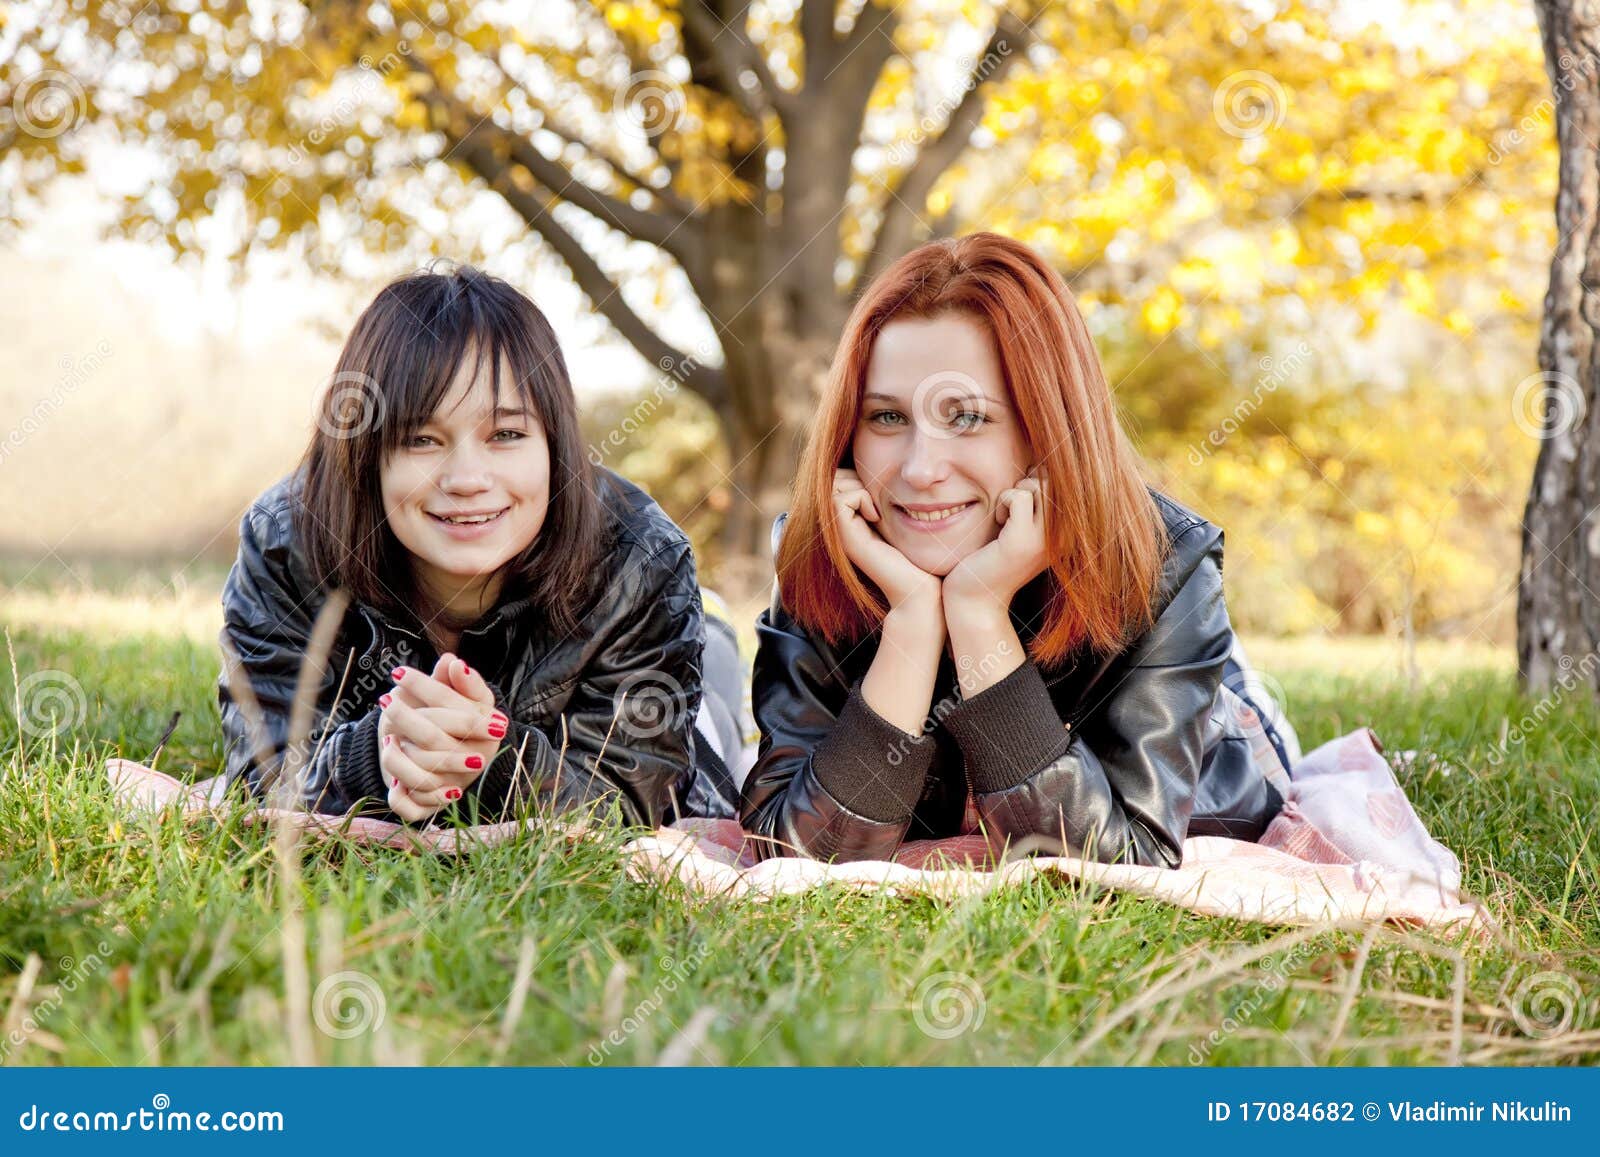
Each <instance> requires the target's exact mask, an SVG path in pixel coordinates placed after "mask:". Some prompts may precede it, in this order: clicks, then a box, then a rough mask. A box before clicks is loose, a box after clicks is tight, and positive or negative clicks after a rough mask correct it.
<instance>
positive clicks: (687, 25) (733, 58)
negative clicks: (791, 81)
mask: <svg viewBox="0 0 1600 1157" xmlns="http://www.w3.org/2000/svg"><path fill="white" fill-rule="evenodd" d="M747 8H748V6H747V5H745V4H740V5H738V9H737V11H736V12H735V13H733V14H732V16H733V18H732V20H730V21H729V22H728V23H726V24H724V23H723V21H722V18H721V17H720V16H718V15H717V14H716V13H715V12H713V11H711V9H710V8H709V7H708V6H707V5H706V4H705V3H704V0H683V6H682V9H681V11H682V14H683V29H684V33H685V35H686V37H687V36H691V35H692V36H694V37H696V38H697V39H699V40H701V41H702V42H703V43H704V44H705V45H706V46H708V47H709V49H710V51H711V53H712V54H713V56H714V57H715V59H716V61H717V68H718V71H720V72H721V74H722V79H723V83H724V84H725V85H726V89H725V94H726V95H727V96H730V97H732V98H733V99H734V100H736V101H738V102H739V105H740V107H742V108H743V109H744V110H745V112H746V113H747V114H749V116H750V117H751V119H752V120H754V121H755V122H756V123H757V124H760V123H761V120H762V118H763V116H764V115H765V114H766V113H768V112H771V113H773V114H774V115H775V116H777V117H778V119H779V120H787V119H789V118H790V117H792V116H793V115H795V113H796V111H797V108H796V104H795V99H794V94H793V93H791V92H790V91H789V90H788V89H786V88H784V87H783V86H782V85H780V84H779V83H778V78H777V77H775V76H773V75H772V69H771V68H770V67H769V66H768V64H767V55H766V52H765V51H764V50H763V49H762V48H761V46H760V45H758V44H756V43H755V42H754V41H752V40H750V38H749V29H748V25H747V24H746V21H745V14H746V10H747ZM745 69H749V70H750V71H751V72H753V73H754V74H755V77H756V80H757V81H758V82H759V85H758V87H759V90H760V91H759V93H752V92H750V91H749V90H748V89H746V88H745V86H744V85H743V84H741V83H739V78H740V76H741V75H742V74H743V73H744V70H745Z"/></svg>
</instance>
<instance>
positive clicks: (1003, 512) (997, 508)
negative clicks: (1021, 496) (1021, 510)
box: [994, 487, 1017, 526]
mask: <svg viewBox="0 0 1600 1157" xmlns="http://www.w3.org/2000/svg"><path fill="white" fill-rule="evenodd" d="M1016 500H1017V491H1016V490H1015V488H1011V487H1008V488H1007V489H1005V490H1002V491H1001V492H1000V497H999V498H998V499H997V500H996V501H995V504H994V520H995V521H996V522H998V523H999V524H1000V525H1001V526H1004V525H1005V524H1006V523H1007V522H1009V521H1010V520H1011V504H1012V503H1013V502H1015V501H1016Z"/></svg>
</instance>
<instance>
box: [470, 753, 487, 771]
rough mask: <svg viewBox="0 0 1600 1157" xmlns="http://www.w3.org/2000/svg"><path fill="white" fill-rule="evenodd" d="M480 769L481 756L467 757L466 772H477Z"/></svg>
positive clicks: (481, 764) (481, 765)
mask: <svg viewBox="0 0 1600 1157" xmlns="http://www.w3.org/2000/svg"><path fill="white" fill-rule="evenodd" d="M482 767H483V756H481V755H469V756H467V770H468V771H478V770H480V769H482Z"/></svg>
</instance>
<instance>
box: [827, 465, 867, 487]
mask: <svg viewBox="0 0 1600 1157" xmlns="http://www.w3.org/2000/svg"><path fill="white" fill-rule="evenodd" d="M833 485H834V489H838V488H839V487H840V486H860V485H861V476H860V475H859V474H857V473H856V472H855V471H854V470H851V469H850V468H849V467H846V466H841V467H839V468H838V469H837V470H835V471H834V472H833Z"/></svg>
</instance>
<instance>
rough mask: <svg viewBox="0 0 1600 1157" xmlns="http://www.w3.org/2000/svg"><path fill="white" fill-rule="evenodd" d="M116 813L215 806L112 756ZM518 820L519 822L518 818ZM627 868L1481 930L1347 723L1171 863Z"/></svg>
mask: <svg viewBox="0 0 1600 1157" xmlns="http://www.w3.org/2000/svg"><path fill="white" fill-rule="evenodd" d="M107 772H108V774H109V776H110V778H111V782H112V785H113V789H114V791H115V794H116V796H117V798H118V799H119V800H120V801H122V802H123V804H124V805H125V806H127V807H128V808H129V809H130V810H134V811H143V810H158V809H161V808H165V807H167V806H169V805H173V804H178V805H180V806H181V808H182V810H183V811H184V812H185V813H186V814H188V815H192V816H203V815H206V814H209V813H211V812H212V811H213V810H214V809H217V808H220V807H222V806H224V803H223V796H222V790H221V788H222V784H221V781H220V780H207V781H205V782H204V783H200V784H196V785H193V786H189V785H185V784H183V783H181V782H179V781H178V780H176V779H174V778H172V777H171V776H169V775H165V774H163V773H161V772H159V771H154V770H152V769H150V768H148V767H143V766H141V765H139V764H136V763H131V762H129V761H127V760H120V759H118V760H112V761H111V762H110V764H109V765H108V766H107ZM247 818H248V819H249V820H250V821H251V822H269V821H273V820H285V821H287V822H289V823H292V824H294V825H295V826H296V827H299V828H302V829H304V830H305V831H306V832H307V833H308V834H310V835H312V836H313V837H319V838H344V839H350V840H354V841H357V842H359V843H365V844H378V845H383V846H386V847H392V848H399V849H405V850H411V851H420V852H433V853H440V854H458V853H461V852H465V851H469V850H471V848H472V847H474V846H482V845H486V844H494V843H499V842H501V841H504V840H507V839H510V838H512V837H513V836H515V835H516V834H517V831H518V829H519V828H520V827H521V826H522V825H521V824H519V823H517V822H510V823H501V824H484V825H480V826H477V827H470V828H448V827H443V826H440V827H431V828H420V829H418V828H408V827H406V826H404V825H401V824H393V823H388V822H385V821H383V820H374V819H361V818H341V817H336V816H320V815H312V814H310V813H307V812H300V811H280V810H276V809H271V808H259V809H257V810H255V811H253V812H251V813H250V815H249V816H248V817H247ZM527 823H528V825H529V826H530V827H531V826H532V825H533V823H534V821H531V820H530V821H527ZM623 854H624V856H625V857H626V859H627V867H628V871H629V872H630V874H632V875H633V876H635V877H636V878H639V879H660V880H675V881H677V882H678V883H679V884H681V885H683V886H684V887H686V888H687V889H688V890H689V891H690V892H693V893H696V894H700V895H705V896H712V895H718V896H721V895H726V896H749V897H756V898H760V897H766V896H772V895H776V894H779V893H785V892H802V891H805V890H807V889H809V888H814V887H817V886H818V885H821V884H835V885H841V886H844V887H848V888H854V889H859V890H873V889H886V890H889V891H891V892H896V893H917V894H922V895H930V896H935V897H941V898H955V897H961V896H970V895H974V894H977V893H981V892H984V891H986V890H988V889H990V888H998V887H1004V886H1006V885H1009V884H1014V883H1017V882H1019V881H1022V880H1028V879H1031V878H1033V877H1035V876H1045V877H1055V878H1060V877H1069V876H1070V877H1074V878H1077V879H1081V880H1086V881H1090V882H1092V883H1095V884H1098V885H1101V886H1104V887H1109V888H1114V889H1119V890H1123V891H1129V892H1134V893H1137V894H1139V895H1143V896H1151V897H1154V898H1156V899H1160V900H1164V901H1167V902H1169V903H1172V904H1177V905H1179V906H1181V907H1184V908H1188V909H1191V910H1193V911H1195V912H1200V913H1204V914H1206V915H1213V916H1229V917H1233V918H1235V919H1239V920H1250V921H1257V922H1261V923H1267V924H1318V923H1324V922H1330V921H1343V920H1357V921H1368V920H1380V919H1381V920H1385V921H1389V922H1392V923H1395V924H1400V925H1405V926H1414V927H1424V926H1431V927H1440V928H1445V927H1454V926H1457V925H1461V926H1464V927H1465V928H1466V930H1468V931H1469V932H1472V933H1474V934H1477V935H1482V934H1484V933H1486V932H1488V931H1489V930H1490V929H1491V928H1493V927H1494V926H1495V921H1494V920H1493V918H1492V917H1491V916H1490V914H1489V913H1488V911H1487V910H1486V909H1485V908H1484V907H1483V906H1482V905H1480V904H1477V903H1474V902H1472V901H1470V900H1464V899H1463V898H1462V896H1461V894H1460V887H1461V865H1460V862H1459V861H1458V860H1457V859H1456V857H1455V856H1454V855H1453V854H1452V853H1451V852H1450V850H1449V849H1448V848H1446V847H1444V846H1443V845H1442V844H1440V843H1439V842H1438V841H1437V840H1434V839H1433V838H1431V837H1430V836H1429V835H1428V832H1427V829H1426V828H1424V827H1423V825H1422V822H1421V820H1419V819H1418V818H1417V813H1416V811H1415V810H1414V809H1413V808H1412V806H1411V802H1410V801H1409V800H1408V799H1407V798H1406V795H1405V792H1404V791H1402V790H1401V788H1400V785H1399V782H1398V781H1397V780H1396V779H1395V777H1394V772H1393V771H1392V770H1391V769H1390V767H1389V763H1388V761H1387V760H1385V759H1384V757H1383V755H1382V753H1381V748H1380V747H1379V745H1378V742H1377V737H1376V736H1375V735H1374V734H1373V733H1372V731H1371V730H1370V729H1369V728H1365V727H1362V728H1358V729H1356V730H1355V731H1352V732H1350V734H1348V735H1344V736H1341V737H1340V738H1338V739H1333V740H1330V741H1329V742H1327V743H1325V744H1323V745H1322V746H1321V747H1319V748H1317V749H1316V750H1315V751H1312V752H1310V753H1309V754H1307V755H1306V756H1305V757H1304V758H1303V759H1302V760H1301V761H1300V762H1299V763H1297V764H1296V765H1295V768H1294V778H1293V782H1292V783H1290V785H1289V787H1288V793H1287V796H1286V800H1285V804H1284V808H1283V811H1282V813H1281V814H1280V815H1279V816H1278V817H1277V818H1276V819H1274V820H1273V821H1272V823H1271V825H1270V826H1269V827H1268V828H1267V831H1266V833H1265V834H1264V835H1263V836H1262V839H1261V842H1260V843H1254V844H1252V843H1246V842H1244V841H1241V840H1229V839H1223V838H1220V837H1217V836H1191V837H1190V838H1189V839H1187V840H1185V841H1184V842H1183V863H1182V865H1181V866H1180V867H1178V868H1175V869H1169V868H1151V867H1140V866H1134V865H1123V864H1101V863H1096V862H1093V861H1087V860H1080V859H1076V858H1073V857H1070V856H1030V857H1024V858H1019V859H1012V860H1010V861H1009V862H1003V863H1002V862H996V859H995V857H994V855H993V854H992V853H991V851H990V849H989V848H988V846H987V844H986V843H985V841H984V840H983V839H982V837H978V836H963V837H957V838H954V839H948V840H933V841H923V842H912V843H907V844H904V845H902V846H901V848H900V850H899V852H898V853H896V855H895V859H894V862H892V863H889V862H866V863H853V864H826V863H820V862H818V861H815V860H806V859H799V858H788V857H785V858H781V859H771V860H765V861H762V862H759V863H758V862H756V860H755V858H754V856H753V855H752V853H751V850H750V848H749V846H748V844H747V842H746V840H745V837H744V833H743V832H742V831H740V830H739V825H738V824H737V823H735V822H733V821H731V820H694V819H691V820H680V821H678V822H677V823H675V824H673V825H671V826H670V827H665V828H659V829H657V830H656V831H655V832H654V833H653V834H652V835H648V836H643V837H641V838H639V839H636V840H633V841H632V842H630V843H629V844H627V845H626V846H625V847H624V849H623Z"/></svg>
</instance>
